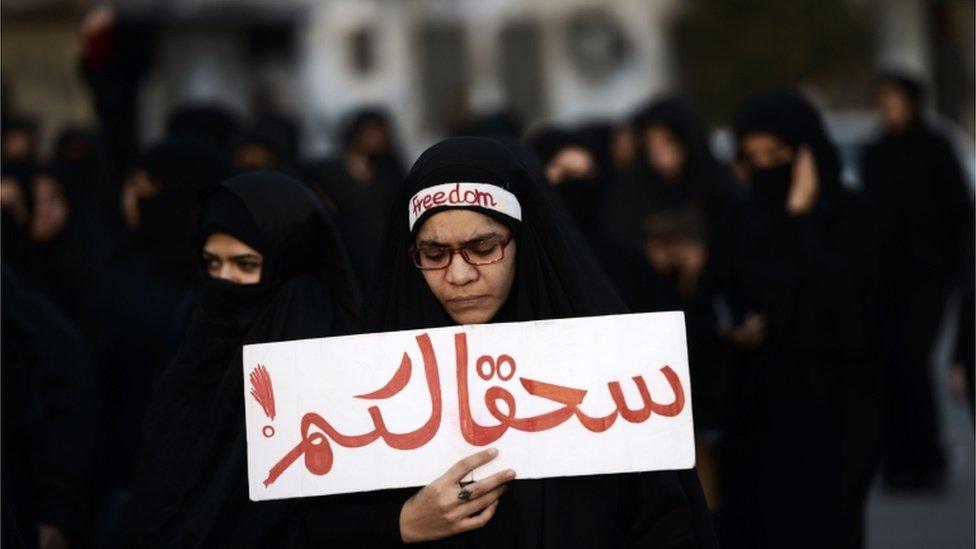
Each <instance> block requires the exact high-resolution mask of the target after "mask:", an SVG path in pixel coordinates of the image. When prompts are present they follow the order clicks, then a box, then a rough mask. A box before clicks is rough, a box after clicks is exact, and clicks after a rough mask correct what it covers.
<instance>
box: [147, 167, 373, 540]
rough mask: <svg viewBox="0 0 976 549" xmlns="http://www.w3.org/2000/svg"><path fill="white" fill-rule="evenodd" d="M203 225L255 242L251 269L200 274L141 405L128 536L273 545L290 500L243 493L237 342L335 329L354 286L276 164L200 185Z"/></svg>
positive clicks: (349, 309)
mask: <svg viewBox="0 0 976 549" xmlns="http://www.w3.org/2000/svg"><path fill="white" fill-rule="evenodd" d="M214 232H224V233H227V234H229V235H231V236H234V237H235V238H238V239H239V240H242V241H245V242H248V241H249V242H248V243H249V244H251V245H252V246H256V247H257V249H258V251H260V252H261V253H262V255H263V256H264V262H263V266H262V272H261V280H260V282H258V283H257V284H249V285H238V284H232V283H229V282H227V281H223V280H216V279H211V278H209V277H207V278H206V279H205V282H204V284H203V287H202V290H201V295H200V301H199V303H198V306H197V312H196V315H195V317H194V320H193V322H192V324H191V326H190V328H189V330H188V332H187V336H186V339H185V340H184V343H183V346H182V347H181V349H180V352H179V354H178V355H177V358H176V360H175V361H174V363H173V364H172V365H171V366H170V367H169V368H168V369H167V370H166V371H165V372H164V373H163V375H162V377H161V379H160V380H159V382H158V384H157V388H156V393H155V395H154V398H153V404H152V405H151V406H150V409H149V411H148V413H147V415H146V423H145V441H146V443H145V444H146V448H145V450H144V457H143V460H142V467H141V474H140V481H139V484H138V489H137V491H136V509H137V511H136V522H137V523H138V525H139V529H140V530H139V534H138V535H139V537H140V540H141V541H142V542H143V544H148V545H150V546H156V545H159V546H167V547H211V546H215V545H219V546H229V547H278V546H284V545H287V544H288V543H290V542H291V541H292V536H293V535H294V534H295V532H296V531H295V529H294V526H293V525H291V524H290V521H291V520H292V519H294V518H295V515H294V513H292V512H290V511H289V504H288V503H287V502H265V503H252V502H250V501H249V500H248V489H247V474H246V468H245V446H246V444H245V433H244V409H243V400H242V395H243V394H244V385H243V376H242V371H241V346H242V345H245V344H248V343H257V342H268V341H281V340H290V339H301V338H310V337H325V336H330V335H335V334H336V333H337V332H339V331H340V330H341V329H343V328H342V327H343V326H346V325H348V321H349V319H350V317H351V316H352V315H353V313H354V312H355V311H356V309H357V306H358V295H357V291H356V286H355V283H354V281H353V277H352V274H351V271H350V269H349V267H348V264H347V262H346V259H345V254H344V252H343V250H342V248H341V245H340V243H339V240H338V236H337V234H336V231H335V229H334V227H333V225H332V223H331V220H330V219H329V217H328V215H327V213H326V211H325V209H324V207H323V206H322V204H321V202H319V200H318V198H317V197H316V196H315V195H314V193H313V192H312V191H311V190H310V189H308V188H306V187H305V186H304V185H303V184H301V183H299V182H298V181H295V180H293V179H291V178H289V177H286V176H284V175H281V174H277V173H273V172H250V173H247V174H243V175H239V176H237V177H234V178H232V179H230V180H228V181H226V182H224V183H223V184H221V185H220V187H218V188H217V189H216V190H214V191H212V192H211V193H209V195H208V196H207V197H206V202H205V206H204V212H203V215H202V218H201V224H200V234H199V238H198V241H199V242H200V243H201V244H202V243H203V242H204V241H205V240H206V236H208V235H209V234H213V233H214Z"/></svg>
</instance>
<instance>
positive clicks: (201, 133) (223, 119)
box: [166, 104, 240, 152]
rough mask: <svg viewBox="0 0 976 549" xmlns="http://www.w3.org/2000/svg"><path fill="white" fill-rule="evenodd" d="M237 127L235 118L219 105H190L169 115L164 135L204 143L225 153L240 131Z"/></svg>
mask: <svg viewBox="0 0 976 549" xmlns="http://www.w3.org/2000/svg"><path fill="white" fill-rule="evenodd" d="M239 126H240V124H239V122H238V120H237V117H235V116H234V114H233V113H231V112H230V111H229V110H227V109H226V108H224V107H222V106H220V105H216V104H201V105H190V106H185V107H182V108H180V109H178V110H177V111H175V112H173V113H172V114H171V115H170V117H169V120H167V121H166V135H167V136H168V137H189V138H193V139H198V140H201V141H206V142H207V143H209V144H211V145H212V146H214V147H217V148H219V149H220V150H222V151H224V152H227V151H230V147H231V144H233V142H234V138H235V137H236V136H237V133H238V131H240V130H239Z"/></svg>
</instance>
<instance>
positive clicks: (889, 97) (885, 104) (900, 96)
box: [875, 84, 915, 132]
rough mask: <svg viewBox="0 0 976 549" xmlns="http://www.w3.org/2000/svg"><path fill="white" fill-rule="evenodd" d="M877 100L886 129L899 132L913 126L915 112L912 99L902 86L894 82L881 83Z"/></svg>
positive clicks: (876, 96)
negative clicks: (899, 86)
mask: <svg viewBox="0 0 976 549" xmlns="http://www.w3.org/2000/svg"><path fill="white" fill-rule="evenodd" d="M875 101H876V102H877V104H878V110H879V111H881V120H882V122H883V123H884V126H885V128H886V129H888V130H889V131H893V132H899V131H903V130H905V129H907V128H908V127H909V126H911V124H912V120H913V119H914V117H915V113H914V112H913V109H912V104H911V101H909V99H908V97H907V96H906V95H905V92H903V91H902V90H901V89H900V88H898V87H897V86H895V85H893V84H881V85H880V86H878V90H877V92H876V95H875Z"/></svg>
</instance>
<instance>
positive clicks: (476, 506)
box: [455, 485, 508, 519]
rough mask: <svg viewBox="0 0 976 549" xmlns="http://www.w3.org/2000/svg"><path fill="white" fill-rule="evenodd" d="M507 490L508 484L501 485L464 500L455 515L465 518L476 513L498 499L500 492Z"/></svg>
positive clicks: (500, 495)
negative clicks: (466, 500)
mask: <svg viewBox="0 0 976 549" xmlns="http://www.w3.org/2000/svg"><path fill="white" fill-rule="evenodd" d="M507 491H508V486H505V485H502V486H499V487H498V488H495V489H494V490H492V491H490V492H486V493H484V494H482V495H481V497H480V498H478V499H474V500H471V501H468V502H465V503H464V505H461V506H460V507H458V509H457V514H456V515H455V516H456V517H458V518H459V519H465V518H467V517H470V516H472V515H476V514H478V513H480V512H481V511H483V510H484V508H485V507H488V506H489V505H491V504H492V503H495V502H496V501H498V499H499V498H501V497H502V494H504V493H505V492H507Z"/></svg>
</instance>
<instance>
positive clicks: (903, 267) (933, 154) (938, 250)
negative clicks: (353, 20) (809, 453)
mask: <svg viewBox="0 0 976 549" xmlns="http://www.w3.org/2000/svg"><path fill="white" fill-rule="evenodd" d="M892 83H898V84H899V85H901V86H908V88H904V89H905V91H906V94H907V96H908V97H909V98H913V99H914V100H915V101H916V103H915V104H914V105H913V108H914V109H915V118H916V120H915V121H914V122H913V123H912V125H911V127H909V128H907V129H905V130H904V131H903V132H901V133H894V132H887V133H885V134H884V135H882V136H881V137H880V138H879V139H878V141H877V142H875V143H873V144H872V145H871V146H870V147H868V149H867V152H866V153H865V156H864V164H863V175H864V177H863V180H864V186H865V190H866V192H867V196H868V197H869V198H870V199H871V201H872V202H873V204H874V206H875V208H876V209H877V210H878V211H879V213H880V220H881V226H882V229H883V231H884V236H883V238H884V248H883V250H884V254H885V256H884V262H885V270H886V273H887V275H886V277H885V300H884V303H883V305H884V308H885V318H886V326H885V330H884V337H885V340H884V346H885V367H886V373H887V386H886V389H887V391H886V392H887V395H886V402H887V405H886V429H885V449H884V470H885V477H886V479H887V480H889V481H890V482H892V483H894V484H897V485H899V486H902V487H913V486H917V487H923V486H925V485H926V484H927V483H930V482H931V481H933V480H935V479H936V477H937V476H938V474H939V473H941V471H942V470H943V469H944V466H945V457H944V455H943V452H942V449H941V444H940V443H939V429H938V423H939V421H938V417H937V413H936V404H935V401H934V390H933V387H932V380H931V372H930V370H931V363H930V355H931V352H932V349H933V346H934V344H935V340H936V337H937V335H938V330H939V327H940V326H941V323H942V320H943V316H944V314H945V307H946V301H947V299H948V295H949V293H950V291H951V289H952V287H953V286H954V284H955V283H956V280H957V277H958V275H959V269H960V267H961V257H962V252H963V249H962V244H963V241H964V238H965V236H966V234H967V231H969V232H971V231H972V226H971V225H970V223H971V216H972V210H971V208H972V206H971V200H970V198H969V194H968V192H967V190H966V183H965V179H964V176H963V171H962V167H961V166H960V165H959V161H958V160H957V159H956V155H955V154H954V153H953V151H952V148H951V146H950V144H949V142H948V141H947V140H946V139H945V138H944V137H942V136H941V135H939V134H938V133H936V132H935V131H934V130H933V129H931V128H930V127H928V125H927V124H926V123H925V122H924V121H923V120H921V119H919V117H920V116H921V114H920V113H921V111H920V108H921V105H920V104H919V101H920V97H919V90H917V89H915V88H914V87H912V86H911V84H910V83H908V82H904V81H902V80H893V81H892ZM909 89H911V90H913V91H911V92H909Z"/></svg>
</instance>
